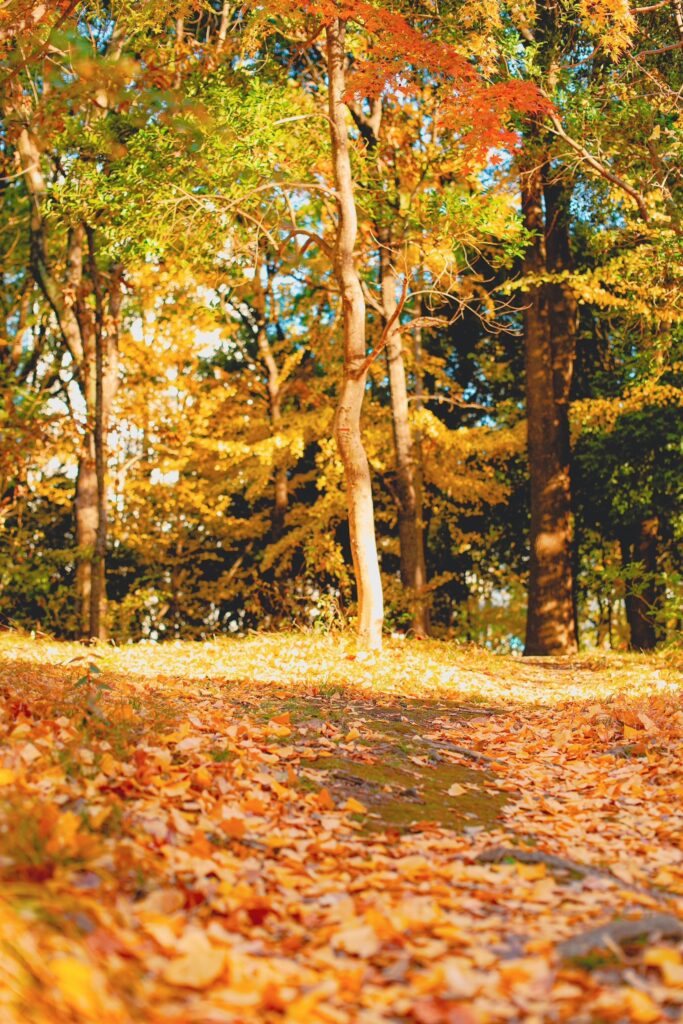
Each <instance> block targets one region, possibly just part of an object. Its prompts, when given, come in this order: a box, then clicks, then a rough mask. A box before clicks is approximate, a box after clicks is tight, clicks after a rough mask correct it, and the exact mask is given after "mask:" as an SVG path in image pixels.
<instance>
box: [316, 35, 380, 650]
mask: <svg viewBox="0 0 683 1024" xmlns="http://www.w3.org/2000/svg"><path fill="white" fill-rule="evenodd" d="M326 32H327V70H328V81H329V119H330V134H331V142H332V157H333V166H334V180H335V186H336V190H337V202H338V223H337V234H336V240H335V256H334V269H335V274H336V277H337V281H338V284H339V288H340V291H341V299H342V318H343V332H344V371H343V380H342V385H341V389H340V394H339V400H338V404H337V411H336V416H335V425H334V434H335V439H336V442H337V446H338V448H339V454H340V456H341V459H342V463H343V465H344V475H345V480H346V496H347V503H348V513H349V533H350V540H351V553H352V557H353V567H354V573H355V577H356V587H357V591H358V639H359V644H360V646H361V647H362V648H367V649H370V650H372V649H380V648H381V646H382V623H383V620H384V605H383V595H382V580H381V576H380V571H379V562H378V557H377V544H376V540H375V519H374V509H373V502H372V485H371V480H370V467H369V464H368V459H367V455H366V452H365V448H364V447H363V438H362V434H361V410H362V406H363V397H364V394H365V382H366V377H367V369H366V368H365V357H366V351H365V347H366V346H365V300H364V297H363V289H362V287H361V281H360V277H359V274H358V270H357V267H356V263H355V258H354V256H355V253H354V250H355V244H356V235H357V231H358V218H357V212H356V203H355V197H354V190H353V177H352V172H351V159H350V155H349V137H348V128H347V123H346V107H345V104H344V94H345V92H346V81H345V77H346V76H345V60H346V54H345V50H344V41H345V34H346V22H345V21H344V19H343V18H335V19H334V20H333V21H332V22H330V24H329V25H328V26H327V30H326Z"/></svg>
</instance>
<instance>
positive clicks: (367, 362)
mask: <svg viewBox="0 0 683 1024" xmlns="http://www.w3.org/2000/svg"><path fill="white" fill-rule="evenodd" d="M407 298H408V278H407V277H405V278H404V279H403V290H402V292H401V298H400V300H399V302H398V305H397V306H396V309H395V310H394V312H393V313H392V314H391V316H390V317H389V319H388V320H387V322H386V324H385V326H384V330H383V331H382V336H381V337H380V339H379V342H378V343H377V345H376V346H375V348H373V350H372V352H371V353H370V355H369V356H368V357H367V359H364V360H363V362H362V363H361V366H360V368H359V369H358V370H356V372H355V373H354V375H353V379H354V380H360V378H361V377H362V376H363V374H365V373H367V371H368V370H369V368H370V367H371V366H372V364H373V363H374V361H375V359H377V356H379V355H380V354H381V353H382V351H383V350H384V349H385V348H386V344H387V341H388V339H389V332H390V331H391V328H392V327H393V326H394V324H395V323H396V321H397V320H398V318H399V317H400V315H401V313H402V311H403V307H404V306H405V304H406V299H407Z"/></svg>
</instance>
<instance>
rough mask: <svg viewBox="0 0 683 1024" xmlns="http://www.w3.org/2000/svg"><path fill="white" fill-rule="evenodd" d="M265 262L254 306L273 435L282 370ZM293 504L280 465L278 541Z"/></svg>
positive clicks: (278, 421) (278, 422) (274, 526)
mask: <svg viewBox="0 0 683 1024" xmlns="http://www.w3.org/2000/svg"><path fill="white" fill-rule="evenodd" d="M260 273H261V265H260V264H257V267H256V275H255V278H254V282H255V288H256V294H255V302H254V308H255V311H256V344H257V346H258V351H259V356H260V359H261V362H262V364H263V367H264V369H265V371H266V387H267V389H268V413H269V416H270V424H271V427H272V433H273V436H275V435H276V434H278V433H279V431H280V429H281V427H282V395H281V392H280V371H279V370H278V366H277V362H276V360H275V355H274V354H273V349H272V347H271V344H270V340H269V338H268V330H267V318H266V289H265V288H264V287H263V282H262V281H261V280H260V276H259V275H260ZM288 504H289V493H288V484H287V468H286V467H285V466H276V467H275V474H274V490H273V511H272V517H271V530H272V535H273V539H274V540H277V539H278V538H279V537H281V536H282V532H283V530H284V526H285V516H286V515H287V506H288Z"/></svg>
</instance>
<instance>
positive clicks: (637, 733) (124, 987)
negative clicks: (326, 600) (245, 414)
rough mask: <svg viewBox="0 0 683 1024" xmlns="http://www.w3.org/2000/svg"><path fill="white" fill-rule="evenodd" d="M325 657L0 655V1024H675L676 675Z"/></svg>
mask: <svg viewBox="0 0 683 1024" xmlns="http://www.w3.org/2000/svg"><path fill="white" fill-rule="evenodd" d="M350 649H351V648H350V645H349V641H347V640H345V639H344V638H334V637H331V638H330V637H327V638H326V637H320V638H317V637H313V636H307V635H304V634H301V635H286V636H284V635H281V636H276V635H269V636H265V637H248V638H244V639H235V640H231V641H228V640H226V641H216V642H207V643H203V644H190V643H187V644H181V643H178V644H173V643H169V644H164V645H159V646H155V645H138V646H135V647H130V648H124V649H120V650H118V649H115V648H113V647H104V646H103V647H100V648H97V649H91V648H83V647H80V646H78V645H68V644H56V643H52V642H49V641H46V640H42V641H31V640H30V639H24V638H21V637H18V636H14V635H11V634H7V635H4V636H2V637H0V686H1V687H2V694H3V701H2V705H1V718H0V1021H2V1024H56V1022H59V1024H62V1022H73V1024H75V1022H78V1024H81V1022H98V1021H103V1022H104V1021H106V1022H108V1024H129V1022H130V1024H132V1022H136V1024H137V1022H150V1024H156V1022H159V1024H161V1022H164V1024H193V1022H194V1024H199V1022H201V1024H214V1022H215V1024H218V1022H241V1021H245V1022H249V1021H259V1022H261V1021H262V1022H266V1024H270V1022H290V1024H297V1022H302V1024H303V1022H306V1021H314V1022H325V1024H326V1022H329V1024H346V1022H349V1024H353V1022H358V1024H374V1022H380V1021H394V1022H401V1021H408V1022H416V1024H487V1022H491V1024H496V1022H507V1021H512V1022H516V1021H524V1022H526V1024H541V1022H545V1021H559V1022H562V1021H567V1022H572V1024H574V1022H584V1021H585V1022H587V1024H589V1022H622V1021H624V1022H627V1021H635V1022H642V1024H648V1022H656V1021H660V1020H661V1021H667V1020H672V1021H678V1020H681V1019H682V1011H683V761H682V756H681V755H682V754H683V710H682V709H681V692H682V688H683V687H682V684H681V675H680V659H679V662H678V665H677V664H676V659H674V658H672V657H671V656H669V657H667V656H665V655H662V656H660V657H657V658H649V659H646V658H644V657H637V656H630V657H627V656H623V657H621V656H607V655H599V656H597V655H596V656H593V657H592V658H591V657H588V656H583V657H579V658H577V659H573V660H571V661H564V660H556V661H542V660H540V659H539V660H534V659H531V660H528V661H522V660H520V659H514V658H503V657H495V656H493V655H487V654H484V653H482V652H481V651H477V650H475V649H468V648H463V647H456V646H454V645H451V644H446V643H437V642H429V643H424V642H423V643H420V642H417V641H414V642H400V641H393V642H391V643H389V645H388V648H387V650H386V651H385V652H384V653H383V654H382V655H381V656H379V657H371V658H368V659H365V660H363V659H360V658H354V657H353V656H352V655H351V653H350ZM387 723H389V725H387ZM399 727H400V728H399ZM387 728H390V730H391V729H393V730H394V731H393V732H392V733H391V735H389V734H388V733H387ZM401 758H403V760H404V764H405V770H406V771H409V772H412V773H413V775H414V777H415V785H414V787H413V786H404V787H403V789H402V788H401V786H398V784H397V778H398V777H399V767H397V766H401V771H402V770H403V766H402V765H403V762H401V761H400V759H401ZM325 759H329V760H330V763H332V762H334V764H335V765H337V768H338V767H339V765H340V764H341V765H342V766H345V768H344V770H343V771H340V770H337V772H336V775H334V781H333V773H332V772H330V773H329V778H330V784H329V785H326V784H325V778H326V775H325V771H324V762H325ZM321 765H322V768H321ZM356 765H357V766H358V768H359V770H360V769H361V768H364V769H365V770H366V772H367V771H370V769H371V770H372V771H371V775H372V780H373V781H372V783H370V782H367V779H366V781H365V782H363V781H362V780H361V782H360V783H358V780H357V779H356V777H355V775H354V770H355V769H354V766H356ZM392 766H393V767H392ZM459 766H460V767H459ZM460 770H462V773H463V774H462V779H463V780H464V781H463V782H457V781H455V782H454V781H453V778H456V777H457V778H460V777H461V776H458V775H457V772H458V771H460ZM383 771H385V775H383V774H382V772H383ZM454 772H455V773H456V775H454ZM442 778H443V779H444V782H443V793H442V794H441V796H440V799H437V801H436V808H435V806H434V803H435V801H434V793H435V792H436V793H437V797H438V795H439V785H440V782H439V780H440V779H442ZM344 780H347V783H348V786H347V789H346V790H345V789H344V785H345V782H344ZM356 783H358V784H356ZM373 787H374V788H373ZM427 791H429V793H430V794H432V795H431V798H430V801H431V802H430V803H429V804H427V802H426V801H424V800H422V796H421V794H423V793H425V792H427ZM375 797H377V799H375ZM380 797H382V798H384V799H385V800H387V801H391V806H392V807H394V809H395V807H396V804H397V802H398V803H401V802H403V803H402V804H401V806H402V807H403V810H404V811H405V806H408V811H409V813H408V819H411V815H412V808H414V811H415V813H414V817H413V818H412V820H407V821H406V822H404V823H403V824H402V825H400V827H399V826H397V825H396V824H392V823H391V821H389V820H387V821H384V820H383V817H382V806H383V805H382V800H381V799H379V798H380ZM411 800H412V803H410V801H411ZM421 800H422V803H421ZM373 801H374V803H373ZM460 801H462V807H465V808H466V810H465V811H463V812H462V813H461V816H460V817H458V814H459V813H460V812H459V811H458V807H459V806H460V803H459V802H460ZM477 801H480V803H481V808H482V809H481V813H479V812H478V803H477ZM404 804H405V806H403V805H404ZM423 804H424V814H422V813H421V812H422V808H423ZM440 806H442V807H443V816H441V815H440V812H439V807H440ZM377 808H379V810H378V809H377ZM404 818H405V814H404ZM444 820H448V821H450V823H451V827H446V826H445V825H444V824H443V823H442V822H443V821H444ZM603 926H604V927H603ZM593 930H595V931H593Z"/></svg>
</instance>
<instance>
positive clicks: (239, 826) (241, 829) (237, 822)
mask: <svg viewBox="0 0 683 1024" xmlns="http://www.w3.org/2000/svg"><path fill="white" fill-rule="evenodd" d="M221 828H222V829H223V831H224V832H225V833H226V835H229V836H231V837H232V838H233V839H241V838H242V837H243V836H244V833H245V832H246V827H245V824H244V820H243V819H242V818H226V819H225V821H222V822H221Z"/></svg>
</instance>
